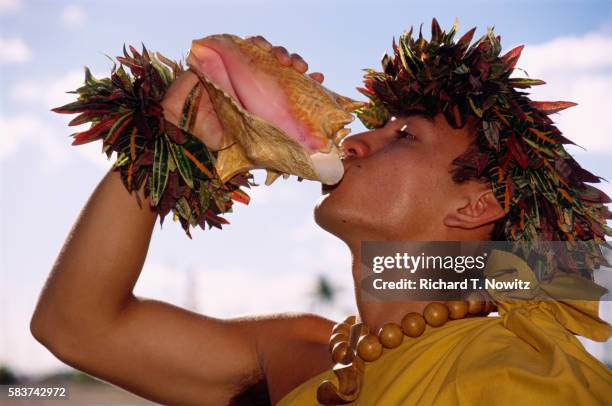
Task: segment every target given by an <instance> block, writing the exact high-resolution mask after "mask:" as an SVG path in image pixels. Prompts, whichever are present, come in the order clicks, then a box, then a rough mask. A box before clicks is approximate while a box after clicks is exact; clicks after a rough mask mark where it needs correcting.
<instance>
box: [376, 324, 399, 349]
mask: <svg viewBox="0 0 612 406" xmlns="http://www.w3.org/2000/svg"><path fill="white" fill-rule="evenodd" d="M378 339H379V340H380V343H381V344H382V345H383V347H385V348H395V347H397V346H398V345H400V344H401V343H402V341H403V340H404V333H403V332H402V328H401V327H400V326H399V325H398V324H395V323H387V324H385V325H384V326H382V327H381V328H380V331H379V332H378Z"/></svg>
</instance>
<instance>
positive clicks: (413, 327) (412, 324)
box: [402, 312, 425, 337]
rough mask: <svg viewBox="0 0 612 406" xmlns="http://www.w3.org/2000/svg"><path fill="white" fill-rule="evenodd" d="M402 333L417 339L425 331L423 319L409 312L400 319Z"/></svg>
mask: <svg viewBox="0 0 612 406" xmlns="http://www.w3.org/2000/svg"><path fill="white" fill-rule="evenodd" d="M402 331H403V332H404V334H406V335H407V336H408V337H418V336H420V335H421V334H423V331H425V319H423V316H421V315H420V314H419V313H416V312H410V313H408V314H406V315H405V316H404V318H403V319H402Z"/></svg>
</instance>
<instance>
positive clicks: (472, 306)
mask: <svg viewBox="0 0 612 406" xmlns="http://www.w3.org/2000/svg"><path fill="white" fill-rule="evenodd" d="M467 304H468V313H469V314H478V313H480V312H481V311H482V308H483V305H484V302H483V301H482V300H468V301H467Z"/></svg>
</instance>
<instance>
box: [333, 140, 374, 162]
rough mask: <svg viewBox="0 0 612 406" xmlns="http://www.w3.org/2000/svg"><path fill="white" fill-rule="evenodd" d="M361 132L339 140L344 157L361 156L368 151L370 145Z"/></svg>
mask: <svg viewBox="0 0 612 406" xmlns="http://www.w3.org/2000/svg"><path fill="white" fill-rule="evenodd" d="M362 135H363V134H355V135H349V136H348V137H346V138H343V139H342V141H341V142H340V148H341V151H342V154H343V155H344V158H345V159H346V158H363V157H365V156H367V155H368V154H369V153H370V147H369V145H368V143H367V142H366V141H365V140H364V137H363V136H362Z"/></svg>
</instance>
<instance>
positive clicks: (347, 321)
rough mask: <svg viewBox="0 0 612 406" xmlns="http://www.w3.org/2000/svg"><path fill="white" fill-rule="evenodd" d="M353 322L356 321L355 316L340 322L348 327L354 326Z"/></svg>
mask: <svg viewBox="0 0 612 406" xmlns="http://www.w3.org/2000/svg"><path fill="white" fill-rule="evenodd" d="M355 321H357V316H354V315H353V316H347V317H346V318H345V319H344V320H342V323H346V324H348V325H349V327H350V326H352V325H353V324H355Z"/></svg>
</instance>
